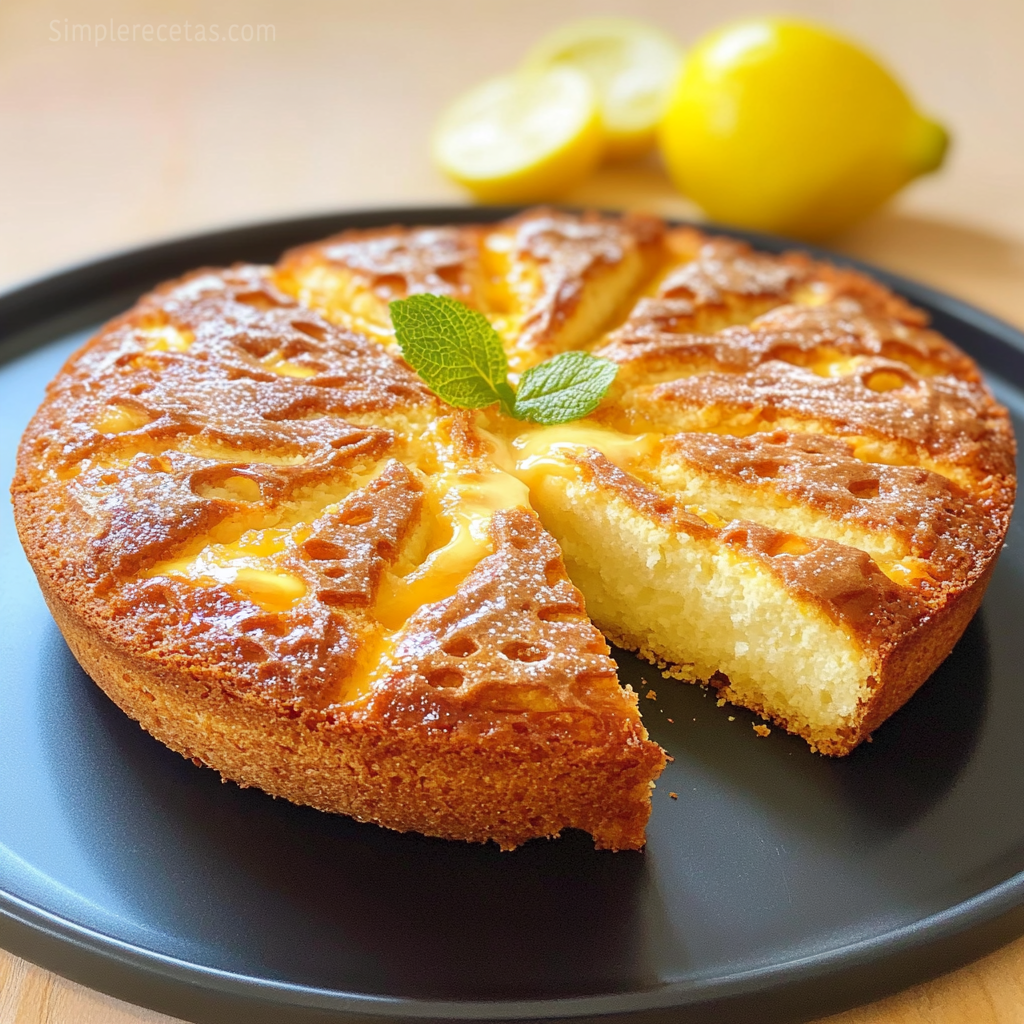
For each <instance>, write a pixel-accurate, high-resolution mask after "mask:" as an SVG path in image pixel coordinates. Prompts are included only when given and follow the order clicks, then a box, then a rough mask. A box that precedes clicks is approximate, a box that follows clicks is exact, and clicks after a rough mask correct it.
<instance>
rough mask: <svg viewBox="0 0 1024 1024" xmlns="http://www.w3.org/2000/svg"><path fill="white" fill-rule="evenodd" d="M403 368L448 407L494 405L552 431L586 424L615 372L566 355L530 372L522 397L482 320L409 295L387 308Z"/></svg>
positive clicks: (593, 360) (452, 303)
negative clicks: (583, 421)
mask: <svg viewBox="0 0 1024 1024" xmlns="http://www.w3.org/2000/svg"><path fill="white" fill-rule="evenodd" d="M389 309H390V311H391V322H392V323H393V324H394V327H395V337H396V338H397V340H398V347H399V348H400V349H401V350H402V355H403V356H404V357H405V359H406V362H408V363H409V365H410V366H411V367H412V368H413V369H414V370H415V371H416V372H417V373H418V374H419V375H420V377H422V378H423V381H424V382H425V383H426V385H427V386H428V387H429V388H430V390H431V391H433V392H434V394H436V395H437V396H438V398H441V399H443V400H444V401H446V402H447V403H448V404H449V405H454V406H458V407H459V408H460V409H482V408H483V407H484V406H487V405H493V404H494V403H495V402H497V403H498V404H499V405H500V406H501V410H502V412H504V413H505V414H506V415H508V416H514V417H515V418H516V419H519V420H531V421H533V422H534V423H542V424H544V425H545V426H551V425H554V424H556V423H568V422H569V421H570V420H578V419H580V418H582V417H583V416H588V415H589V414H590V413H592V412H593V411H594V410H595V409H596V408H597V407H598V405H600V403H601V399H602V398H604V396H605V394H607V392H608V388H609V387H611V383H612V381H613V380H614V379H615V374H616V373H617V371H618V367H617V366H616V365H615V364H614V363H612V362H609V361H608V360H607V359H599V358H598V357H597V356H592V355H590V353H589V352H563V353H561V354H560V355H557V356H555V357H554V358H552V359H548V360H547V361H546V362H543V363H540V364H539V365H537V366H533V367H531V368H530V369H529V370H527V371H526V372H525V373H524V374H523V376H522V378H521V379H520V382H519V389H518V391H516V390H514V389H513V387H512V385H511V384H510V383H509V381H508V359H507V357H506V356H505V349H504V347H503V346H502V343H501V338H500V336H499V335H498V332H497V331H496V330H495V329H494V328H493V327H492V326H491V323H490V321H489V320H488V319H487V317H485V316H484V315H483V314H482V313H478V312H476V311H475V310H472V309H470V308H469V307H468V306H466V305H464V304H463V303H461V302H458V301H456V300H455V299H452V298H449V297H448V296H446V295H429V294H426V295H410V296H409V298H407V299H396V300H395V301H394V302H392V303H391V304H390V306H389Z"/></svg>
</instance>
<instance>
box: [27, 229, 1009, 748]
mask: <svg viewBox="0 0 1024 1024" xmlns="http://www.w3.org/2000/svg"><path fill="white" fill-rule="evenodd" d="M417 292H434V293H441V294H447V295H452V296H454V297H456V298H458V299H460V300H462V301H464V302H466V303H468V304H469V305H471V306H473V307H475V308H476V309H478V310H480V311H481V312H483V313H484V314H485V315H486V316H487V317H488V318H489V319H490V320H491V322H492V323H493V324H494V325H495V327H496V329H497V330H498V332H499V334H500V335H501V336H502V338H503V340H504V342H505V344H506V348H507V350H508V353H509V358H510V362H511V364H512V367H513V370H522V369H524V368H526V367H528V366H530V365H532V364H533V363H535V362H537V361H539V360H540V359H543V358H546V357H547V356H549V355H551V354H552V353H555V352H559V351H564V350H567V349H571V348H585V349H588V350H591V351H594V352H595V353H596V354H599V355H602V356H604V357H605V358H608V359H611V360H613V361H614V362H616V363H617V364H618V365H619V367H620V370H619V376H618V379H617V380H616V383H615V385H614V387H613V389H612V391H611V392H610V394H609V396H608V398H607V399H606V401H605V402H604V403H603V405H602V406H601V407H600V408H599V409H598V411H597V412H596V413H595V414H594V415H593V416H592V417H590V418H589V420H588V421H586V422H585V423H583V424H576V425H571V426H569V427H564V428H539V427H533V426H530V425H528V424H523V423H520V422H517V421H511V420H506V419H504V418H502V417H501V416H500V414H499V413H498V412H497V411H496V410H493V409H492V410H483V411H480V412H474V413H468V412H461V411H457V410H453V409H451V408H450V407H448V406H446V405H445V404H444V403H443V402H441V401H440V400H439V399H437V398H435V397H434V396H433V395H432V394H431V393H430V392H429V391H428V390H427V389H426V388H425V386H424V385H423V383H422V382H421V381H420V380H419V378H418V377H417V376H416V375H415V374H414V373H413V372H412V371H411V370H410V368H409V367H408V366H407V365H406V364H405V363H404V362H403V361H402V360H401V359H400V357H398V355H397V354H396V349H395V346H394V341H393V335H392V330H391V326H390V320H389V317H388V313H387V303H388V301H390V300H391V299H393V298H401V297H404V296H406V295H409V294H413V293H417ZM559 452H561V453H562V454H561V455H558V454H557V453H559ZM552 453H556V455H552ZM566 453H567V454H566ZM1013 457H1014V441H1013V435H1012V431H1011V428H1010V425H1009V419H1008V416H1007V414H1006V412H1005V410H1004V409H1002V408H1001V407H1000V406H999V405H998V404H997V403H996V402H995V401H994V400H993V398H992V397H991V395H990V393H989V392H988V390H987V388H986V387H985V385H984V383H983V382H982V381H981V379H980V375H979V374H978V371H977V369H976V367H975V366H974V364H973V363H972V362H971V360H970V359H969V358H968V357H967V356H966V355H964V354H963V353H962V352H960V351H959V350H958V349H956V348H955V347H954V346H953V345H952V344H950V343H949V342H948V341H946V340H945V339H943V338H942V337H941V336H939V335H938V334H936V333H935V332H934V331H932V330H930V329H929V328H928V327H927V323H926V317H925V316H924V315H923V314H922V313H921V312H920V311H919V310H916V309H914V308H912V307H910V306H909V305H908V304H907V303H906V302H904V301H903V300H902V299H900V298H899V297H897V296H895V295H894V294H892V293H891V292H890V291H888V290H887V289H885V288H884V287H882V286H881V285H879V284H877V283H875V282H873V281H870V280H869V279H867V278H865V277H864V276H863V275H860V274H857V273H854V272H852V271H847V270H843V269H838V268H835V267H832V266H829V265H827V264H823V263H819V262H815V261H812V260H810V259H808V258H807V257H805V256H803V255H800V254H789V255H783V256H774V255H768V254H764V253H757V252H754V251H752V250H751V249H750V248H749V247H748V246H746V245H744V244H742V243H739V242H735V241H732V240H729V239H716V238H708V237H706V236H704V235H702V234H701V233H699V232H697V231H695V230H693V229H689V228H685V229H669V230H666V229H665V228H664V227H663V226H662V225H661V224H660V222H657V221H654V220H652V219H650V218H645V217H624V218H610V217H603V216H599V215H596V214H588V215H583V216H576V215H571V214H566V213H559V212H556V211H550V210H540V211H531V212H528V213H525V214H522V215H520V216H518V217H515V218H512V219H511V220H507V221H502V222H500V223H497V224H492V225H475V226H467V227H441V228H434V227H430V228H404V227H394V228H387V229H380V230H371V231H353V232H346V233H344V234H342V235H339V236H337V237H335V238H331V239H328V240H326V241H324V242H320V243H316V244H313V245H308V246H304V247H302V248H300V249H296V250H293V251H292V252H290V253H288V254H286V255H285V256H284V257H283V258H282V260H281V262H280V264H279V265H278V266H277V267H275V268H266V267H249V266H238V267H233V268H231V269H229V270H204V271H197V272H195V273H193V274H190V275H188V276H186V277H184V278H182V279H181V280H179V281H176V282H171V283H170V284H167V285H164V286H162V287H161V288H159V289H157V290H156V291H154V292H153V293H151V294H150V295H148V296H146V297H144V298H143V299H142V300H141V301H140V302H139V303H138V304H137V306H136V307H135V308H134V309H132V310H131V311H130V312H129V313H127V314H125V315H124V316H122V317H120V318H118V319H117V320H115V321H113V322H112V323H111V324H109V325H107V326H106V327H105V328H104V329H103V330H102V331H101V332H100V333H99V334H98V335H97V336H96V337H95V338H94V339H93V340H92V341H90V342H89V343H88V344H87V345H86V346H85V347H84V348H83V349H82V350H81V351H79V352H78V353H76V355H75V356H73V357H72V358H71V360H69V362H68V364H67V365H66V366H65V368H64V369H63V370H62V372H61V373H60V375H59V376H58V377H57V379H56V380H55V381H54V382H53V384H52V385H51V386H50V389H49V391H48V393H47V398H46V400H45V402H44V403H43V405H42V407H41V408H40V410H39V412H38V413H37V415H36V417H35V418H34V419H33V421H32V424H31V425H30V427H29V429H28V431H27V432H26V435H25V438H24V440H23V443H22V447H21V450H20V453H19V461H18V474H17V477H16V479H15V483H14V488H13V489H14V493H15V499H16V504H17V506H18V516H19V527H20V529H21V531H22V535H23V537H24V538H25V541H26V547H27V549H28V550H29V552H30V557H31V558H32V561H33V564H34V565H35V567H36V569H37V571H39V572H41V573H43V574H46V576H47V578H48V579H49V580H50V581H51V583H52V585H53V586H54V587H56V589H57V591H58V593H59V594H60V596H61V597H62V599H63V600H65V601H67V602H68V603H69V604H71V605H72V606H73V607H75V609H76V610H77V611H78V612H79V613H80V614H81V615H82V616H83V617H84V618H85V619H86V620H87V621H88V622H89V623H91V624H92V625H93V626H94V627H95V628H96V629H97V630H99V631H100V632H101V633H103V634H104V635H105V636H108V637H111V638H114V639H115V640H116V641H117V642H118V643H119V644H121V645H122V646H123V647H125V648H127V649H129V650H131V651H132V652H134V653H136V654H137V655H138V656H139V657H140V658H144V659H147V660H148V661H149V662H151V663H153V664H157V665H165V666H168V667H172V666H173V667H176V668H178V669H182V670H185V671H187V672H189V673H190V674H192V675H193V676H194V677H196V678H201V679H208V680H210V681H211V683H212V682H214V681H216V683H217V684H218V685H221V686H223V687H224V688H225V689H226V690H227V691H228V692H230V693H232V694H234V695H235V696H237V697H239V698H240V699H244V700H258V701H261V702H264V703H270V704H273V705H274V706H276V707H279V708H280V709H282V711H283V712H287V713H292V712H296V713H298V712H299V711H301V712H302V713H312V714H316V715H319V716H321V717H324V716H326V717H327V718H328V719H329V720H331V721H333V722H337V723H344V722H346V721H354V720H355V719H356V718H358V717H359V716H376V717H379V718H384V719H388V720H394V721H396V722H400V723H403V724H404V725H405V726H409V727H416V728H420V727H422V728H430V729H434V728H436V729H441V728H444V729H458V730H463V731H466V730H468V732H469V733H472V732H473V730H480V729H484V730H496V729H497V730H509V735H510V736H511V735H512V734H513V732H514V731H515V728H516V727H517V725H516V724H517V723H519V724H520V725H522V724H523V723H528V722H529V721H531V720H532V716H545V721H546V722H548V723H549V724H550V723H551V722H555V721H558V720H559V719H558V718H557V716H558V715H560V714H566V715H568V716H569V717H567V718H566V722H567V723H568V722H569V721H570V719H571V720H572V721H573V722H574V723H575V724H574V725H573V727H572V728H573V729H582V728H584V727H583V726H582V725H580V718H579V712H580V711H581V710H583V711H585V712H586V715H585V716H584V718H585V720H586V722H588V723H590V724H589V725H587V726H586V728H589V729H593V730H596V731H597V732H600V731H601V730H608V729H622V728H627V732H629V735H630V736H632V739H631V740H630V742H640V740H639V739H638V737H639V736H640V732H639V731H637V730H639V724H638V719H637V716H636V712H635V709H633V708H632V705H631V704H629V703H628V701H626V699H625V697H624V696H623V694H622V691H620V690H619V688H618V685H617V682H616V679H615V670H614V664H613V662H612V661H611V660H610V658H609V657H608V648H607V645H606V644H605V641H604V639H603V637H602V636H601V634H600V633H599V632H598V631H597V629H596V628H595V627H594V626H593V625H591V624H590V622H589V620H588V619H587V617H586V613H585V610H584V607H583V603H582V599H581V597H580V594H579V592H578V591H577V590H576V589H575V587H573V585H572V584H571V583H570V582H569V581H568V578H567V576H566V572H565V566H564V564H563V562H562V558H561V555H560V552H559V548H558V544H557V542H556V540H555V539H553V538H552V537H551V536H550V535H549V534H548V533H547V532H545V530H544V529H543V528H542V526H541V525H540V521H539V520H538V518H537V516H536V515H535V513H534V512H533V511H532V510H531V495H530V487H531V486H532V483H533V481H535V479H536V474H537V473H538V472H541V473H543V472H548V471H551V472H555V471H560V470H559V469H558V465H556V463H558V464H559V465H560V464H571V466H572V467H574V468H573V470H572V471H573V472H578V473H580V474H582V475H583V476H584V477H586V478H587V479H590V480H592V481H594V483H595V486H597V487H598V488H599V493H600V490H601V489H604V492H606V493H609V494H611V493H614V494H617V495H619V496H622V497H623V498H624V499H625V500H626V501H628V502H629V503H631V504H632V506H634V507H636V508H638V509H642V510H643V511H644V514H645V515H647V516H648V517H649V518H651V520H652V521H658V522H660V523H663V524H665V525H666V527H667V528H669V529H671V530H672V531H679V532H684V533H688V534H692V535H695V536H698V535H699V536H701V537H707V538H711V539H713V541H714V543H715V544H717V545H719V546H720V547H721V549H722V550H724V551H728V552H730V553H731V554H730V557H734V558H735V559H738V560H743V561H745V562H747V563H750V564H754V563H756V564H757V565H759V566H761V567H762V568H763V570H764V571H765V572H768V573H770V574H772V575H773V576H774V577H775V578H777V579H778V580H781V581H782V583H783V585H784V586H786V587H787V588H789V589H790V590H791V592H792V593H793V594H794V595H795V596H796V597H797V598H799V599H800V600H804V601H808V602H812V603H814V604H815V605H816V606H817V607H820V608H824V609H825V610H826V612H827V614H828V615H829V616H830V617H831V618H832V619H833V620H834V621H835V622H836V623H837V624H839V625H840V626H841V627H842V628H844V629H848V630H849V631H850V633H851V635H852V636H855V637H857V638H859V642H862V643H863V644H864V645H865V646H866V647H867V648H871V649H873V650H875V649H877V650H881V649H883V648H885V646H886V645H887V644H889V645H891V644H892V643H895V642H896V641H897V640H898V639H899V637H900V636H901V635H904V634H906V632H907V631H912V630H913V629H915V628H916V627H917V625H918V624H920V623H921V622H923V621H926V620H927V619H928V618H929V617H932V616H935V615H937V614H940V613H941V612H942V609H943V608H944V607H945V606H946V605H947V604H948V603H949V602H950V601H951V600H952V599H953V598H954V597H955V596H956V595H957V594H958V593H960V592H963V591H964V590H965V589H966V588H969V587H970V586H971V585H972V584H973V582H974V581H976V580H977V579H979V578H981V577H982V576H983V575H984V574H985V573H986V572H987V571H988V569H989V568H990V566H991V563H992V561H993V560H994V559H995V557H996V555H997V553H998V550H999V547H1000V545H1001V543H1002V538H1003V536H1004V534H1005V530H1006V527H1007V524H1008V521H1009V514H1010V510H1011V507H1012V501H1013V493H1014V486H1015V480H1014V475H1013ZM545 459H548V460H549V461H548V462H545ZM552 460H553V461H552ZM559 460H560V462H559ZM538 466H540V469H538V468H537V467H538ZM552 466H553V467H554V468H553V469H552V468H551V467H552ZM545 467H548V468H545ZM573 715H575V716H576V717H572V716H573ZM552 716H555V717H552ZM624 722H625V723H626V725H625V726H624V725H623V723H624ZM566 728H568V725H567V726H566ZM630 730H632V731H631V732H630Z"/></svg>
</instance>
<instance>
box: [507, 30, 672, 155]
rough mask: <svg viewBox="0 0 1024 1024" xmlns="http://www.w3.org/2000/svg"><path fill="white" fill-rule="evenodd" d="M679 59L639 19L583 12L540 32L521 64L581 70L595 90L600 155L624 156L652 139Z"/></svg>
mask: <svg viewBox="0 0 1024 1024" xmlns="http://www.w3.org/2000/svg"><path fill="white" fill-rule="evenodd" d="M681 62H682V51H681V50H680V48H679V47H678V46H677V45H676V42H675V40H673V39H672V38H671V36H668V35H666V34H665V33H664V32H661V31H660V30H659V29H656V28H652V27H651V26H650V25H646V24H644V23H643V22H642V21H633V20H632V19H631V18H587V19H584V20H583V21H573V22H570V23H569V24H568V25H563V26H562V28H560V29H556V30H555V31H554V32H552V33H551V34H550V35H548V36H545V37H544V38H543V39H542V40H541V41H540V42H539V43H538V44H537V45H536V46H535V47H534V48H533V50H531V51H530V54H529V55H528V56H527V58H526V65H525V66H526V67H529V68H546V67H573V68H576V69H577V70H579V71H582V72H583V73H584V74H585V75H586V76H587V77H588V78H589V79H590V81H591V83H592V84H593V86H594V89H595V90H596V91H597V101H598V106H599V108H600V111H601V121H602V124H603V126H604V131H605V136H606V138H607V149H606V155H607V156H608V157H610V158H612V159H624V158H628V157H635V156H640V155H641V154H642V153H644V152H646V151H647V150H648V149H650V148H651V147H652V146H653V145H654V140H655V131H656V129H657V126H658V122H659V121H660V120H661V115H662V113H663V112H664V110H665V107H666V105H667V103H668V98H669V94H670V92H671V90H672V86H673V84H674V82H675V80H676V77H677V76H678V74H679V69H680V66H681Z"/></svg>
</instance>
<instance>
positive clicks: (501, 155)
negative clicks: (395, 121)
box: [433, 67, 604, 203]
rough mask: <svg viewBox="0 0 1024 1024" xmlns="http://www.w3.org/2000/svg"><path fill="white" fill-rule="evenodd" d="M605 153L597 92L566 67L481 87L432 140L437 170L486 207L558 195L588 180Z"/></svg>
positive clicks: (445, 118)
mask: <svg viewBox="0 0 1024 1024" xmlns="http://www.w3.org/2000/svg"><path fill="white" fill-rule="evenodd" d="M603 149H604V138H603V135H602V132H601V118H600V115H599V114H598V109H597V100H596V97H595V95H594V89H593V87H592V86H591V84H590V81H589V79H588V78H587V76H586V75H584V74H582V73H581V72H579V71H576V70H574V69H572V68H565V67H552V68H544V69H535V70H525V71H519V72H516V73H514V74H511V75H505V76H503V77H501V78H493V79H491V80H490V81H487V82H484V83H483V84H481V85H479V86H477V87H476V88H475V89H472V90H471V91H470V92H468V93H466V94H465V95H463V96H461V97H460V98H459V99H457V100H456V101H455V102H454V103H453V104H452V105H451V106H450V107H449V108H448V109H447V110H446V111H445V112H444V114H442V116H441V120H440V121H439V122H438V125H437V128H436V130H435V132H434V142H433V150H434V159H435V161H436V162H437V164H438V166H439V167H440V168H441V170H443V171H444V172H445V173H446V174H448V175H449V176H450V177H452V178H454V179H455V180H456V181H457V182H459V183H460V184H462V185H465V187H466V188H468V189H469V190H470V191H471V192H472V193H473V194H474V195H475V196H476V197H477V198H478V199H481V200H483V201H484V202H490V203H529V202H534V201H536V200H538V199H548V198H551V197H553V196H556V195H558V194H559V193H560V192H563V191H564V190H565V189H567V188H569V187H570V186H571V185H573V184H575V183H576V182H577V181H579V180H580V179H581V178H583V177H585V176H586V175H587V174H588V173H589V172H590V171H591V170H592V169H593V168H594V166H595V165H596V164H597V162H598V160H600V158H601V154H602V152H603Z"/></svg>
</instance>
